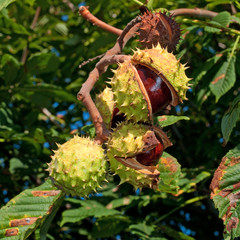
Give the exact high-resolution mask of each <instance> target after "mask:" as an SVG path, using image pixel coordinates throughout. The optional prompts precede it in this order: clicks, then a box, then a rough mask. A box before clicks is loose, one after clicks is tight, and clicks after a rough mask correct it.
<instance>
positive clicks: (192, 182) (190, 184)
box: [178, 170, 211, 195]
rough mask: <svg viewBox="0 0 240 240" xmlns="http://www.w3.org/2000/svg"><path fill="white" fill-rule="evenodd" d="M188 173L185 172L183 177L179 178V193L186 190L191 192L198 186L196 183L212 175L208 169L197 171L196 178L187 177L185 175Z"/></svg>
mask: <svg viewBox="0 0 240 240" xmlns="http://www.w3.org/2000/svg"><path fill="white" fill-rule="evenodd" d="M192 172H194V170H192ZM185 175H186V174H185V173H184V174H183V177H182V178H180V179H179V186H180V190H179V192H178V195H179V194H182V193H185V192H191V191H192V190H193V189H194V188H196V185H197V184H198V183H199V182H201V181H203V180H205V179H207V178H209V177H210V176H211V174H210V173H209V172H207V171H202V172H200V173H196V175H195V176H194V178H190V179H189V178H187V177H186V176H185Z"/></svg>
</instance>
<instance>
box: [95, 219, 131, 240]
mask: <svg viewBox="0 0 240 240" xmlns="http://www.w3.org/2000/svg"><path fill="white" fill-rule="evenodd" d="M130 222H131V221H130V220H129V218H128V217H127V216H120V215H112V216H106V217H103V218H100V219H98V220H97V221H96V223H95V224H94V226H93V229H92V231H91V235H92V236H93V237H94V238H105V237H112V236H114V235H116V234H118V233H120V232H121V231H122V230H123V229H125V228H127V227H128V226H129V224H130Z"/></svg>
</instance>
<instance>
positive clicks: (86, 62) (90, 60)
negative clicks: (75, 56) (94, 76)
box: [78, 54, 105, 68]
mask: <svg viewBox="0 0 240 240" xmlns="http://www.w3.org/2000/svg"><path fill="white" fill-rule="evenodd" d="M104 55H105V54H101V55H98V56H96V57H94V58H89V59H88V60H87V61H84V62H82V63H81V64H80V65H79V66H78V67H79V68H82V67H83V66H84V65H86V64H88V63H90V62H92V61H94V60H96V59H99V58H102V57H103V56H104Z"/></svg>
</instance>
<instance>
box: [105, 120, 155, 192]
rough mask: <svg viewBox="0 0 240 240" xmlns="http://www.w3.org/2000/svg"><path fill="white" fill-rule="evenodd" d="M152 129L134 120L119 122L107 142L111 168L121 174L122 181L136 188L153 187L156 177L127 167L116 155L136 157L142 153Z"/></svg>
mask: <svg viewBox="0 0 240 240" xmlns="http://www.w3.org/2000/svg"><path fill="white" fill-rule="evenodd" d="M150 132H152V130H151V129H150V127H149V126H146V125H143V124H136V123H132V122H123V123H121V124H119V125H118V126H117V128H116V130H115V131H114V132H113V133H112V135H111V137H110V139H109V141H108V144H107V148H108V150H107V156H108V159H109V162H110V169H111V171H112V172H113V173H116V174H118V175H119V177H120V179H121V182H120V184H121V183H124V182H128V183H130V184H132V185H133V186H134V188H142V187H152V185H153V181H154V179H153V178H151V177H149V176H148V175H145V174H143V173H141V172H139V171H137V170H135V169H133V168H130V167H127V166H125V165H123V164H122V163H120V162H119V161H117V160H116V158H115V157H121V158H127V157H134V156H136V155H137V154H139V153H142V151H143V149H144V146H145V142H144V136H147V135H148V134H149V133H150Z"/></svg>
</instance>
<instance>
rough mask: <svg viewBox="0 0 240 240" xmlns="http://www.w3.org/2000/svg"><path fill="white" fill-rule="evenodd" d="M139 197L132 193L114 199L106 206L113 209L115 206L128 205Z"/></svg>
mask: <svg viewBox="0 0 240 240" xmlns="http://www.w3.org/2000/svg"><path fill="white" fill-rule="evenodd" d="M138 199H139V196H131V195H129V196H127V197H124V198H118V199H114V200H112V201H111V202H110V203H109V204H108V205H107V206H106V208H108V209H113V208H118V207H122V206H126V205H129V204H131V203H132V201H134V200H138Z"/></svg>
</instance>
